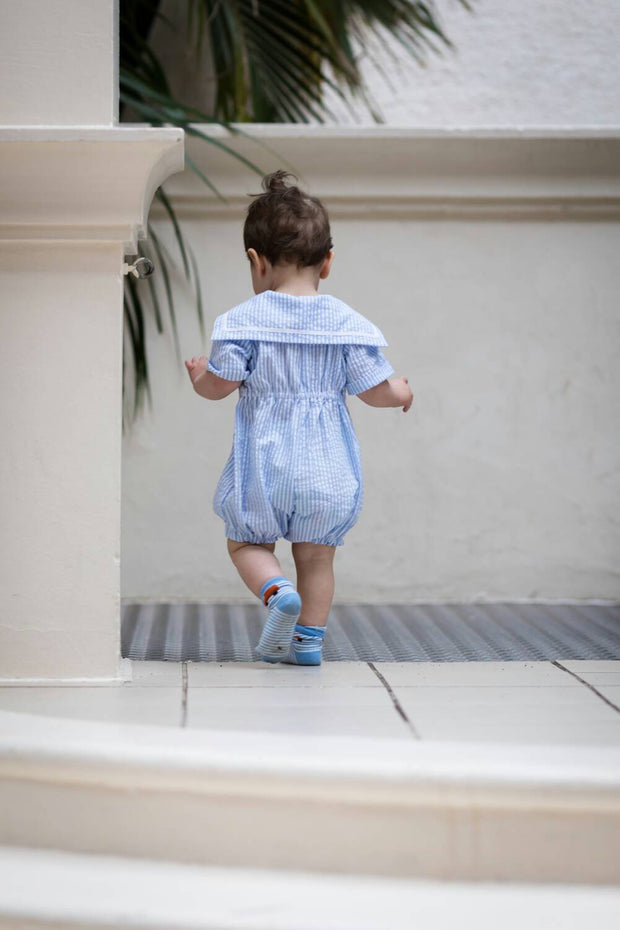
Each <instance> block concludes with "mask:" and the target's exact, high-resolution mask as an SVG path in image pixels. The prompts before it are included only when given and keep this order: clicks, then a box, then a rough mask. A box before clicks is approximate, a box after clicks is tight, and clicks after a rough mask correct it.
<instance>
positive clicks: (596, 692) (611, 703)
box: [551, 659, 620, 713]
mask: <svg viewBox="0 0 620 930" xmlns="http://www.w3.org/2000/svg"><path fill="white" fill-rule="evenodd" d="M551 664H552V665H555V666H556V668H559V669H560V670H561V671H562V672H568V674H569V675H572V676H573V678H576V679H577V681H580V682H581V684H582V685H585V686H586V688H589V689H590V691H594V693H595V694H596V696H597V697H599V698H600V699H601V701H604V702H605V703H606V704H609V706H610V707H613V709H614V710H615V711H617V713H620V707H618V705H617V704H614V702H613V701H610V700H609V698H607V697H605V695H604V694H601V692H600V691H599V690H598V689H597V688H595V687H594V685H591V684H590V682H589V681H586V680H585V678H582V677H581V676H580V675H578V674H577V672H573V671H572V670H571V669H570V668H566V666H565V665H562V663H561V662H559V661H558V660H557V659H553V661H552V662H551Z"/></svg>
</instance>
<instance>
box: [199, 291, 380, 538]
mask: <svg viewBox="0 0 620 930" xmlns="http://www.w3.org/2000/svg"><path fill="white" fill-rule="evenodd" d="M241 308H243V309H241ZM257 308H258V309H257ZM346 308H347V305H346V304H344V303H343V302H342V301H339V300H338V299H337V298H335V297H331V296H330V295H327V294H321V295H317V296H316V297H314V296H294V295H290V294H281V293H278V292H276V291H265V292H263V293H262V294H258V295H256V297H255V298H251V299H250V300H248V301H246V302H245V303H244V304H240V305H239V307H234V308H233V309H232V310H230V311H228V313H226V314H223V315H222V316H221V317H218V319H217V320H216V322H215V326H214V329H213V336H212V339H213V342H212V347H211V354H210V358H209V364H208V369H209V371H212V372H213V373H214V374H216V375H218V376H219V377H220V378H225V379H226V380H228V381H242V382H243V384H241V386H240V388H239V401H238V403H237V407H236V411H235V430H234V438H233V447H232V450H231V453H230V456H229V458H228V461H227V462H226V465H225V467H224V470H223V472H222V475H221V477H220V480H219V482H218V485H217V488H216V490H215V494H214V498H213V506H214V510H215V512H216V514H217V515H218V516H219V517H221V518H222V520H223V521H224V523H225V531H226V536H227V537H228V539H234V540H240V541H244V542H251V543H259V542H275V541H276V540H277V539H281V538H284V539H287V540H289V541H290V542H312V543H322V544H324V545H330V546H341V545H343V543H344V536H345V534H346V533H347V532H348V531H349V530H350V529H351V527H352V526H353V525H354V524H355V523H356V522H357V520H358V517H359V514H360V511H361V508H362V504H363V479H362V471H361V461H360V449H359V443H358V440H357V437H356V435H355V431H354V428H353V423H352V420H351V415H350V413H349V410H348V408H347V405H346V400H345V396H346V394H347V393H348V394H359V393H361V392H362V391H365V390H368V389H369V388H371V387H374V386H375V385H377V384H379V383H380V382H381V381H384V380H385V379H386V378H389V377H390V376H391V375H393V374H394V369H393V368H392V366H391V365H390V364H389V362H388V361H387V359H386V358H385V357H384V355H383V353H382V352H381V350H380V348H379V344H380V345H386V343H385V340H384V339H383V335H382V334H381V332H380V331H379V330H378V329H377V328H376V327H375V326H373V324H372V323H370V321H368V320H366V319H365V318H364V317H363V316H361V314H357V313H356V312H355V311H354V310H351V309H350V308H348V310H347V309H346ZM259 311H260V312H259ZM233 324H234V325H233ZM233 333H234V334H235V337H234V338H233V336H232V334H233ZM283 335H286V340H284V339H283V338H276V337H278V336H280V337H281V336H283ZM345 336H346V341H343V337H345ZM319 339H320V340H321V341H318V340H319Z"/></svg>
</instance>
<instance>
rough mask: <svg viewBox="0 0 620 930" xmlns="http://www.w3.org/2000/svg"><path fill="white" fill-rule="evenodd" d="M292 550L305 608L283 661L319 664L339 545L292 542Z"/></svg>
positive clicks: (298, 584) (298, 586) (296, 663)
mask: <svg viewBox="0 0 620 930" xmlns="http://www.w3.org/2000/svg"><path fill="white" fill-rule="evenodd" d="M292 551H293V559H294V560H295V567H296V568H297V590H298V591H299V594H300V595H301V600H302V609H301V616H300V618H299V621H298V622H297V624H296V626H295V632H294V634H293V641H292V643H291V648H290V651H289V654H288V656H287V657H286V659H285V660H284V661H285V662H286V663H287V664H294V665H320V664H321V658H322V652H323V637H324V636H325V625H326V623H327V618H328V616H329V611H330V608H331V605H332V600H333V597H334V555H335V553H336V546H323V545H318V544H314V543H303V542H302V543H293V544H292Z"/></svg>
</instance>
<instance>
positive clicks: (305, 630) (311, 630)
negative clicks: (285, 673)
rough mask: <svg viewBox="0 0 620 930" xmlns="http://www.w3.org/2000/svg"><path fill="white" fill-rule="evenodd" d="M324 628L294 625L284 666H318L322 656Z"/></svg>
mask: <svg viewBox="0 0 620 930" xmlns="http://www.w3.org/2000/svg"><path fill="white" fill-rule="evenodd" d="M324 636H325V627H324V626H304V625H303V624H301V623H296V624H295V632H294V633H293V641H292V642H291V648H290V649H289V652H288V655H287V657H286V658H285V659H283V662H284V664H285V665H320V664H321V658H322V655H323V637H324Z"/></svg>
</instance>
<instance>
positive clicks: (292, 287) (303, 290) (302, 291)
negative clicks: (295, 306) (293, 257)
mask: <svg viewBox="0 0 620 930" xmlns="http://www.w3.org/2000/svg"><path fill="white" fill-rule="evenodd" d="M320 280H321V279H320V277H319V275H318V274H317V273H316V271H314V269H311V268H309V269H308V270H307V272H306V273H304V272H300V271H299V270H298V269H297V268H281V267H279V268H278V273H277V274H274V276H273V279H272V281H271V287H270V290H272V291H277V292H278V293H280V294H291V295H292V296H293V297H316V296H317V294H318V293H319V281H320Z"/></svg>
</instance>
